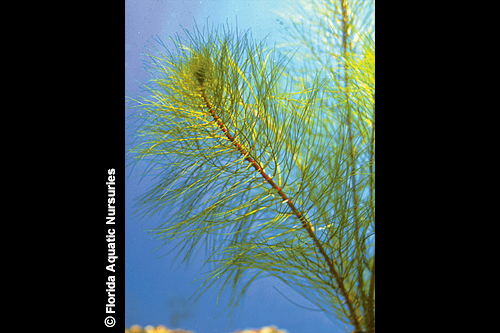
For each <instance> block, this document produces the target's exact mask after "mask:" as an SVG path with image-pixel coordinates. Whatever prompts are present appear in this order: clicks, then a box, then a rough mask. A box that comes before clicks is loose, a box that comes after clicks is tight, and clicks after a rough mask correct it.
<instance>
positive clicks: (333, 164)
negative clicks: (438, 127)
mask: <svg viewBox="0 0 500 333" xmlns="http://www.w3.org/2000/svg"><path fill="white" fill-rule="evenodd" d="M184 32H185V33H186V36H187V38H186V39H181V38H180V37H179V36H177V37H176V38H175V39H173V42H174V45H175V51H170V50H169V48H168V47H167V46H166V45H165V44H163V43H162V42H161V41H160V44H161V46H163V49H161V50H156V51H157V54H155V55H151V63H150V66H149V68H148V69H149V71H150V72H151V74H152V77H153V79H152V81H151V82H150V84H149V85H147V86H146V87H147V89H148V91H149V93H150V95H149V96H145V97H143V98H136V99H133V100H134V102H135V103H136V104H137V107H138V108H139V109H140V112H138V114H139V117H140V119H141V120H142V121H141V122H137V124H139V125H138V126H137V127H136V128H135V135H136V141H135V143H134V147H133V148H132V149H131V155H132V156H133V157H134V158H136V160H137V161H148V162H149V163H150V164H149V167H148V169H147V172H149V173H151V174H152V175H153V176H155V177H157V178H156V183H155V185H154V186H153V187H152V188H151V189H150V190H149V191H148V192H147V193H145V194H144V195H142V196H141V197H139V198H138V210H137V213H138V214H140V215H141V216H150V215H153V214H155V213H158V212H160V213H163V214H162V223H161V225H160V226H158V227H157V228H155V229H154V230H152V232H153V233H155V234H156V235H157V236H158V237H159V238H161V239H162V240H164V241H165V242H173V243H174V244H175V245H176V246H177V247H178V248H179V249H180V252H179V253H181V252H183V253H185V260H189V259H190V257H191V255H192V254H193V253H195V252H196V250H197V249H199V246H200V245H201V244H202V243H203V244H204V245H205V250H206V253H207V257H208V261H207V262H208V263H211V264H213V267H211V268H209V269H208V271H207V272H206V276H205V277H206V278H205V279H204V283H203V286H202V287H201V291H202V292H203V291H204V290H206V289H207V288H209V287H210V286H212V285H213V284H214V283H216V282H220V283H221V285H222V289H223V288H224V287H225V286H227V285H233V286H234V289H233V291H234V298H233V299H231V303H230V304H229V306H230V307H233V306H235V305H236V304H238V302H239V301H240V300H241V297H242V296H243V295H244V292H245V291H246V290H247V288H248V286H249V285H250V283H251V282H252V281H254V280H255V279H256V278H257V277H258V276H260V275H263V274H266V275H269V276H274V277H277V278H279V279H281V280H283V281H284V282H285V283H287V284H289V285H290V286H292V287H293V288H295V289H296V290H297V291H299V292H300V293H301V294H302V295H304V296H305V297H306V298H309V299H310V300H312V301H313V302H314V303H315V304H316V305H317V306H318V307H319V308H320V309H322V310H324V311H325V312H328V313H332V312H336V311H337V310H338V311H339V312H340V313H346V314H347V315H348V316H351V317H352V318H355V319H356V318H358V317H357V316H358V315H359V314H357V313H356V311H358V312H359V309H358V307H359V302H358V301H356V298H355V296H356V295H354V294H353V293H352V292H351V290H353V288H354V286H355V285H356V283H359V280H356V279H355V278H353V275H352V274H353V265H352V259H350V257H349V256H350V255H351V254H352V253H356V254H357V255H358V258H359V262H360V263H362V264H363V265H365V266H366V269H370V267H372V266H373V267H374V256H373V258H372V257H371V256H370V255H371V252H370V251H372V243H373V238H370V237H371V233H372V232H374V204H373V202H374V197H373V198H372V195H371V193H373V195H374V190H373V189H374V185H372V184H374V182H373V181H372V180H373V175H372V174H373V172H372V166H373V163H374V136H373V135H374V134H373V135H372V134H371V130H372V127H370V126H366V125H364V127H359V130H357V131H354V130H353V131H351V132H353V133H354V134H355V135H358V137H361V138H363V139H362V140H361V139H360V140H358V141H359V142H360V144H361V145H360V146H359V147H356V150H353V149H351V147H352V142H353V140H351V141H350V140H349V139H350V138H351V136H347V133H351V132H349V131H348V130H347V128H348V125H350V124H351V123H354V122H353V121H352V120H350V119H351V118H348V119H349V122H350V123H348V122H347V121H346V120H345V119H344V118H343V117H339V116H338V114H342V112H344V111H343V110H342V109H341V108H342V105H343V104H342V102H338V103H337V105H336V106H333V105H334V101H332V100H328V99H327V98H325V97H324V96H323V95H322V94H321V90H320V87H322V86H326V83H325V81H324V80H320V76H319V75H317V76H313V78H312V79H311V78H309V80H308V82H305V81H303V80H301V78H295V77H288V78H286V77H285V76H283V75H282V74H283V73H284V71H285V65H286V62H285V58H283V57H280V56H279V55H278V54H277V53H276V52H275V51H274V50H272V49H271V50H269V49H266V47H265V45H264V43H263V42H259V43H258V42H255V41H253V40H252V38H251V35H250V34H249V33H239V32H238V31H237V30H232V29H230V28H228V27H225V26H224V27H220V28H213V29H211V30H210V31H200V30H199V29H195V31H194V32H193V33H190V32H188V31H184ZM309 74H310V73H309ZM291 89H293V91H291ZM371 110H372V108H371V104H369V103H368V104H367V105H366V106H363V107H359V108H357V109H356V110H354V109H353V111H350V109H349V112H364V113H363V114H361V113H360V114H359V115H356V118H354V119H360V120H363V119H365V118H366V119H368V120H369V121H371V123H372V124H373V132H374V112H373V114H371V112H372V111H371ZM359 123H360V122H359ZM356 124H357V123H354V125H356ZM372 136H373V140H372ZM372 148H373V149H372ZM353 161H354V162H353ZM353 175H357V178H356V180H357V182H356V191H355V192H353V189H352V183H353V179H354V178H355V177H354V176H353ZM353 198H361V199H359V200H357V201H355V202H356V205H353ZM292 203H293V204H292ZM353 225H355V227H353ZM353 230H355V232H356V237H353ZM357 239H362V240H363V243H362V244H361V245H360V244H357V243H355V242H354V240H357ZM365 239H366V240H367V241H366V242H365V241H364V240H365ZM372 263H373V265H372ZM360 265H361V264H360ZM365 266H363V269H365V268H364V267H365ZM207 267H208V266H207ZM363 274H364V273H363V272H361V275H360V276H361V278H362V277H363ZM365 275H368V276H369V274H368V273H367V274H365ZM373 276H374V275H373ZM219 278H220V279H219ZM369 285H370V284H369V283H367V284H365V287H364V288H365V289H367V288H368V287H367V286H369ZM221 291H222V290H221ZM361 292H365V290H362V291H360V293H361ZM370 295H371V294H370ZM363 297H364V296H363ZM367 297H368V296H367ZM370 297H371V296H370ZM365 298H366V297H365ZM372 298H373V297H372ZM333 300H339V301H338V302H334V301H333ZM357 302H358V303H357ZM356 320H357V319H356Z"/></svg>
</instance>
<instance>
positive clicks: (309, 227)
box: [201, 90, 361, 330]
mask: <svg viewBox="0 0 500 333" xmlns="http://www.w3.org/2000/svg"><path fill="white" fill-rule="evenodd" d="M201 95H202V97H203V100H204V101H205V103H206V105H207V108H208V111H209V112H210V114H211V115H212V117H213V118H214V120H215V122H216V123H217V126H219V128H220V129H221V130H222V132H224V134H225V135H226V137H227V138H228V139H229V141H230V142H231V143H232V144H233V145H234V146H235V147H236V148H237V149H238V151H239V152H240V153H241V155H243V156H245V160H246V161H248V162H249V163H250V164H251V165H252V166H253V167H254V168H255V170H256V171H258V172H259V173H260V174H261V175H262V177H264V179H265V180H266V181H267V182H268V183H269V185H271V186H272V187H273V189H274V190H276V192H278V194H279V195H280V196H281V198H282V199H283V202H284V203H285V202H286V203H287V204H288V206H289V207H290V209H291V210H292V212H293V213H294V214H295V215H296V216H297V218H298V219H299V220H300V222H301V223H302V226H303V227H304V229H306V230H307V233H308V234H309V236H310V237H311V238H312V239H313V241H314V244H315V245H316V246H317V247H318V249H319V252H320V253H321V255H322V256H323V258H324V259H325V261H326V262H327V264H328V267H329V270H330V272H331V273H332V275H333V277H334V279H335V282H336V283H337V285H338V287H339V290H340V293H341V294H342V296H343V297H344V299H345V302H346V304H347V307H348V308H349V313H350V314H351V318H350V319H351V321H352V322H353V323H356V324H357V325H356V324H354V327H355V329H356V330H360V329H361V328H360V325H359V322H358V320H357V318H356V316H355V313H356V312H355V307H354V302H353V301H352V299H351V297H350V295H349V292H348V291H347V290H346V288H345V285H344V282H343V279H342V277H341V276H340V274H339V272H338V271H337V270H336V269H335V266H334V261H333V260H332V259H330V257H329V256H328V254H327V253H326V251H325V249H324V247H323V245H322V244H321V242H320V241H319V239H318V238H317V237H316V234H315V233H314V228H313V226H312V225H311V223H310V222H309V221H308V220H307V219H306V217H305V216H304V214H302V213H301V212H300V211H299V210H298V209H297V208H296V207H295V205H294V204H293V202H292V200H290V199H289V198H288V197H287V196H286V195H285V193H284V192H283V191H282V189H281V188H280V187H278V185H276V183H275V182H274V181H273V180H272V179H271V177H269V176H268V175H267V174H266V173H265V172H264V170H263V169H262V168H261V167H260V166H259V164H258V163H257V162H256V161H255V160H254V159H253V158H252V157H250V154H249V153H248V152H247V151H246V150H245V149H244V148H243V147H242V146H241V145H240V144H239V143H238V142H237V141H236V140H235V138H234V137H233V136H232V135H231V134H230V133H229V131H228V129H227V128H226V126H225V125H224V123H223V122H222V120H221V119H220V118H219V116H218V115H217V114H216V113H215V111H214V110H213V107H212V104H211V103H210V101H209V100H208V98H207V96H206V94H205V91H203V90H202V92H201Z"/></svg>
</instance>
